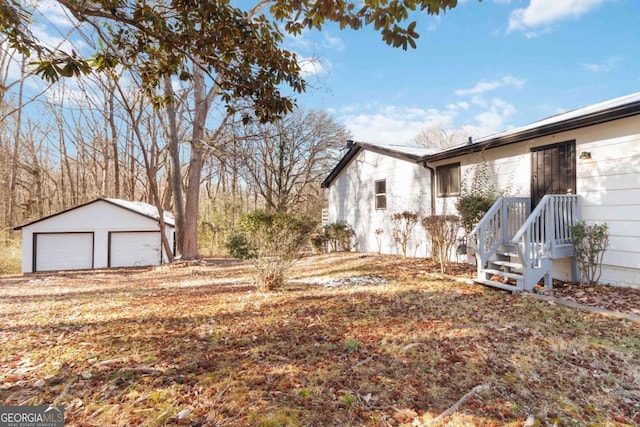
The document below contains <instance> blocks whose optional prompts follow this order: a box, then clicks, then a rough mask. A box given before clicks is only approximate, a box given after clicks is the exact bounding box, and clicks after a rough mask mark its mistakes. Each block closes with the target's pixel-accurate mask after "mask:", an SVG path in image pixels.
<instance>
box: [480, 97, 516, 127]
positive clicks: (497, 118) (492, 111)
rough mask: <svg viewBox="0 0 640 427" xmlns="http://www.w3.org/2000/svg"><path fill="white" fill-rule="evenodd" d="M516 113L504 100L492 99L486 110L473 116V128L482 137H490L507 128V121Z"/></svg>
mask: <svg viewBox="0 0 640 427" xmlns="http://www.w3.org/2000/svg"><path fill="white" fill-rule="evenodd" d="M515 113H516V108H515V107H514V106H513V105H511V104H509V103H508V102H506V101H505V100H504V99H500V98H493V99H492V100H491V101H490V102H489V106H488V108H486V109H485V110H483V111H482V112H480V113H478V114H476V115H475V116H474V119H475V122H476V123H475V127H476V128H477V129H478V130H479V131H480V132H481V134H482V135H490V134H492V133H496V132H500V131H502V130H505V129H507V128H508V125H507V120H508V119H509V118H510V117H511V116H513V115H514V114H515Z"/></svg>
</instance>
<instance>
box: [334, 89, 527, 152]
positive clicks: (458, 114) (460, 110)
mask: <svg viewBox="0 0 640 427" xmlns="http://www.w3.org/2000/svg"><path fill="white" fill-rule="evenodd" d="M515 113H516V108H515V107H514V106H513V105H512V104H510V103H509V102H507V101H506V100H504V99H502V98H497V97H494V98H489V99H485V98H481V97H480V96H476V97H475V101H474V102H466V101H463V102H456V103H449V104H447V105H446V106H444V108H440V109H438V108H430V109H424V108H416V107H402V106H395V105H381V104H368V105H348V106H345V107H343V108H341V109H339V110H334V111H332V114H333V115H334V116H336V119H337V120H339V121H341V122H342V123H344V125H345V126H346V127H347V128H348V129H349V131H351V133H352V135H353V136H354V139H355V140H357V141H369V142H374V143H375V142H380V143H392V144H413V143H414V142H415V138H416V136H417V135H418V134H420V133H421V132H422V131H423V130H425V129H441V130H444V131H446V132H448V133H451V132H454V131H455V130H456V129H460V128H464V129H465V135H466V136H472V137H473V138H479V137H483V136H487V135H491V134H494V133H497V132H501V131H504V130H508V129H510V128H512V126H511V125H510V124H509V120H510V119H511V118H512V117H513V116H514V115H515ZM465 138H466V137H465Z"/></svg>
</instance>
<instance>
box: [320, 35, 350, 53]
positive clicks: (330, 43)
mask: <svg viewBox="0 0 640 427" xmlns="http://www.w3.org/2000/svg"><path fill="white" fill-rule="evenodd" d="M322 45H323V46H324V47H326V48H330V49H333V50H336V51H338V52H343V51H344V49H345V44H344V41H343V40H342V39H341V38H340V37H334V36H332V35H331V34H329V32H328V31H323V33H322Z"/></svg>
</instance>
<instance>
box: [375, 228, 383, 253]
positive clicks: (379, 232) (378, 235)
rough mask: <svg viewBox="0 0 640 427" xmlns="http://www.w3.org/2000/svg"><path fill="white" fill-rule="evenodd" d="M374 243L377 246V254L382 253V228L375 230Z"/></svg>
mask: <svg viewBox="0 0 640 427" xmlns="http://www.w3.org/2000/svg"><path fill="white" fill-rule="evenodd" d="M375 233H376V243H377V244H378V254H380V253H382V235H383V234H384V230H383V229H382V228H376V231H375Z"/></svg>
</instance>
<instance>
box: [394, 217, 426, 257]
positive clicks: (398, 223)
mask: <svg viewBox="0 0 640 427" xmlns="http://www.w3.org/2000/svg"><path fill="white" fill-rule="evenodd" d="M418 221H420V216H419V215H418V213H417V212H410V211H404V212H400V213H395V214H393V215H391V230H392V232H393V240H394V241H395V242H396V243H397V244H398V245H400V249H401V250H402V256H404V257H405V258H406V257H407V246H408V245H409V240H410V239H411V235H412V234H413V229H414V228H415V227H416V225H417V224H418Z"/></svg>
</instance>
